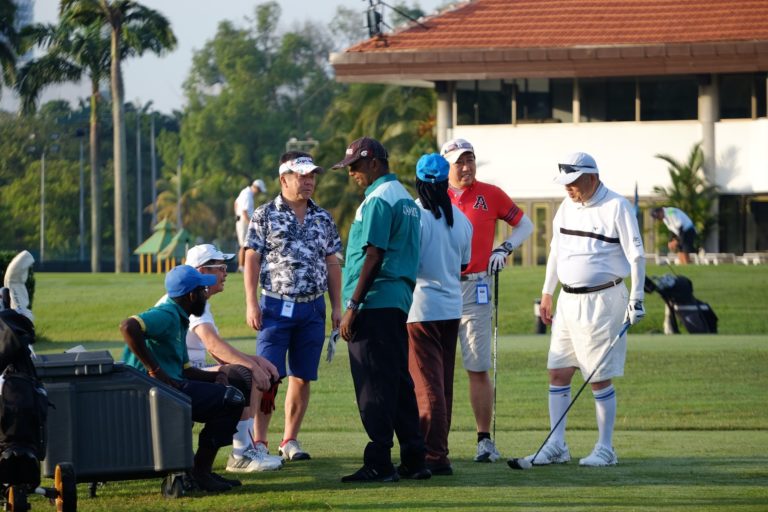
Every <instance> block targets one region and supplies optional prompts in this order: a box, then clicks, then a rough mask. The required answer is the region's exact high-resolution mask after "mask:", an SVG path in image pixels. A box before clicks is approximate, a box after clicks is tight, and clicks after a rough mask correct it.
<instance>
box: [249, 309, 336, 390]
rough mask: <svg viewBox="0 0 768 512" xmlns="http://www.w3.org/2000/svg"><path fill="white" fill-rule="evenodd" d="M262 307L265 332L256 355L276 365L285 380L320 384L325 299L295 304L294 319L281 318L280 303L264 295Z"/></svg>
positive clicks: (263, 329) (257, 347) (262, 326)
mask: <svg viewBox="0 0 768 512" xmlns="http://www.w3.org/2000/svg"><path fill="white" fill-rule="evenodd" d="M260 305H261V331H259V335H258V337H257V338H256V354H257V355H259V356H262V357H265V358H267V359H268V360H269V362H271V363H272V364H274V365H275V366H276V367H277V371H278V373H279V374H280V376H281V377H284V376H286V375H290V376H292V377H298V378H300V379H304V380H317V367H318V366H319V365H320V354H321V353H322V351H323V343H324V342H325V298H324V297H323V296H322V295H321V296H320V297H318V298H316V299H315V300H313V301H312V302H295V303H294V306H293V315H292V316H291V318H286V317H284V316H281V315H280V313H281V312H282V310H283V301H282V300H280V299H275V298H273V297H267V296H264V295H262V297H261V304H260ZM286 354H287V355H288V369H287V371H286V365H285V356H286Z"/></svg>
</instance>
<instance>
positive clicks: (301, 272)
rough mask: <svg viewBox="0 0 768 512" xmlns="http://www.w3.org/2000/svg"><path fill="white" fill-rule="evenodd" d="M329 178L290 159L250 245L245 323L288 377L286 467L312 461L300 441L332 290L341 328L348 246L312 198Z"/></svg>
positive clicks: (262, 433) (260, 430) (308, 160)
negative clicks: (342, 262)
mask: <svg viewBox="0 0 768 512" xmlns="http://www.w3.org/2000/svg"><path fill="white" fill-rule="evenodd" d="M322 172H324V170H323V169H322V168H321V167H318V166H317V165H316V164H315V163H314V162H313V161H312V157H311V156H310V155H308V154H307V153H301V152H298V151H291V152H288V153H285V154H284V155H283V156H282V157H281V158H280V170H279V173H280V190H281V192H280V195H279V196H277V197H276V198H275V199H273V200H272V201H270V202H268V203H266V204H264V205H262V206H260V207H259V208H258V209H256V211H255V212H254V214H253V217H252V218H251V223H250V225H249V227H248V238H247V240H246V247H247V248H248V249H249V250H248V251H247V252H246V257H245V300H246V321H247V323H248V325H249V326H250V327H251V328H253V329H254V330H257V331H259V334H258V337H257V339H256V353H257V354H258V355H260V356H262V357H265V358H267V359H268V360H269V361H270V362H271V363H272V364H274V365H275V366H276V367H277V370H278V372H279V374H280V376H281V377H284V376H286V375H287V376H288V391H287V392H286V397H285V430H284V432H283V439H282V442H281V443H280V449H279V453H280V455H282V456H283V458H284V459H286V460H303V459H309V458H310V457H309V454H308V453H307V452H305V451H303V450H302V448H301V445H300V444H299V442H298V440H297V438H298V434H299V429H300V427H301V422H302V420H303V419H304V414H305V413H306V411H307V406H308V405H309V391H310V386H309V384H310V382H311V381H313V380H317V368H318V365H319V363H320V353H321V352H322V349H323V341H324V340H325V299H324V297H323V295H324V294H325V292H326V291H328V296H329V299H330V302H331V323H332V326H333V328H334V329H337V328H338V327H339V322H340V321H341V268H340V266H339V257H338V255H339V254H340V251H341V239H340V238H339V233H338V230H337V229H336V224H335V223H334V222H333V219H332V218H331V215H330V214H329V213H328V212H327V211H325V210H323V209H322V208H320V207H318V206H317V205H316V204H315V203H314V202H313V201H312V199H311V197H312V193H313V192H314V190H315V177H316V175H317V174H319V173H322ZM259 285H261V300H259V297H258V294H257V291H258V288H259ZM286 355H287V357H288V367H287V369H286ZM262 409H263V408H262ZM271 418H272V414H271V412H269V413H268V414H265V413H264V412H263V411H262V412H261V413H259V415H258V416H257V418H256V432H255V435H254V445H256V444H257V443H263V444H264V445H265V446H266V445H267V429H268V427H269V421H270V419H271Z"/></svg>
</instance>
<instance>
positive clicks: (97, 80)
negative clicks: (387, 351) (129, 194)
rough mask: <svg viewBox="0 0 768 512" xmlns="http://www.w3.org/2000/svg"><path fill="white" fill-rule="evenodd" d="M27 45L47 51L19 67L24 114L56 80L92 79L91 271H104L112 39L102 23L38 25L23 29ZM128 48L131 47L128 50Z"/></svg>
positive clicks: (60, 81) (19, 82) (33, 109)
mask: <svg viewBox="0 0 768 512" xmlns="http://www.w3.org/2000/svg"><path fill="white" fill-rule="evenodd" d="M23 39H24V41H25V42H24V45H25V46H34V45H37V46H39V47H41V48H43V49H46V50H47V53H46V54H45V55H44V56H42V57H40V58H39V59H35V60H32V61H30V62H28V63H27V64H26V65H24V66H23V67H22V68H21V69H20V70H19V77H18V80H17V84H16V89H17V90H18V92H19V95H20V96H21V100H22V113H24V114H30V113H32V112H34V111H35V109H36V107H37V102H38V99H39V96H40V93H41V92H42V90H43V89H44V88H45V87H46V86H48V85H50V84H54V83H63V82H71V81H79V80H80V79H81V78H82V77H83V75H87V76H88V79H89V80H90V82H91V97H90V103H91V112H90V164H91V272H99V271H100V270H101V231H102V218H101V167H100V164H99V109H100V105H101V101H102V98H101V94H99V84H101V82H102V81H103V80H105V79H106V78H107V76H108V71H107V70H108V69H109V61H110V53H109V38H107V37H105V36H104V35H103V34H102V32H101V27H100V26H99V25H95V24H94V25H90V26H72V25H71V24H64V23H62V24H59V25H58V26H54V25H34V26H31V27H27V28H26V29H25V30H24V32H23ZM126 51H127V50H126Z"/></svg>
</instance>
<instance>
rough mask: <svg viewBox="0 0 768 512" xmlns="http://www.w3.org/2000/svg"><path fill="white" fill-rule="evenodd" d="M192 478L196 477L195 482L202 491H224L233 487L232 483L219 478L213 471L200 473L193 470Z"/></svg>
mask: <svg viewBox="0 0 768 512" xmlns="http://www.w3.org/2000/svg"><path fill="white" fill-rule="evenodd" d="M192 478H194V479H195V484H197V488H198V489H200V490H201V491H205V492H224V491H228V490H230V489H231V488H232V486H231V485H229V484H227V483H224V482H222V481H220V480H217V479H216V478H215V477H214V476H213V473H211V472H207V473H198V472H196V471H192Z"/></svg>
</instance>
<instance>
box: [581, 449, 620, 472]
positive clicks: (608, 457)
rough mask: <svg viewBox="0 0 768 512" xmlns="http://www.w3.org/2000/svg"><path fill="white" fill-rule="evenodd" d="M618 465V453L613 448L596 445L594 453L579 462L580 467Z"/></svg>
mask: <svg viewBox="0 0 768 512" xmlns="http://www.w3.org/2000/svg"><path fill="white" fill-rule="evenodd" d="M618 463H619V458H618V457H616V452H615V451H613V448H609V447H607V446H603V445H601V444H596V445H595V449H594V450H592V453H590V454H589V455H587V456H586V457H584V458H583V459H581V460H580V461H579V466H591V467H602V466H615V465H616V464H618Z"/></svg>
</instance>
